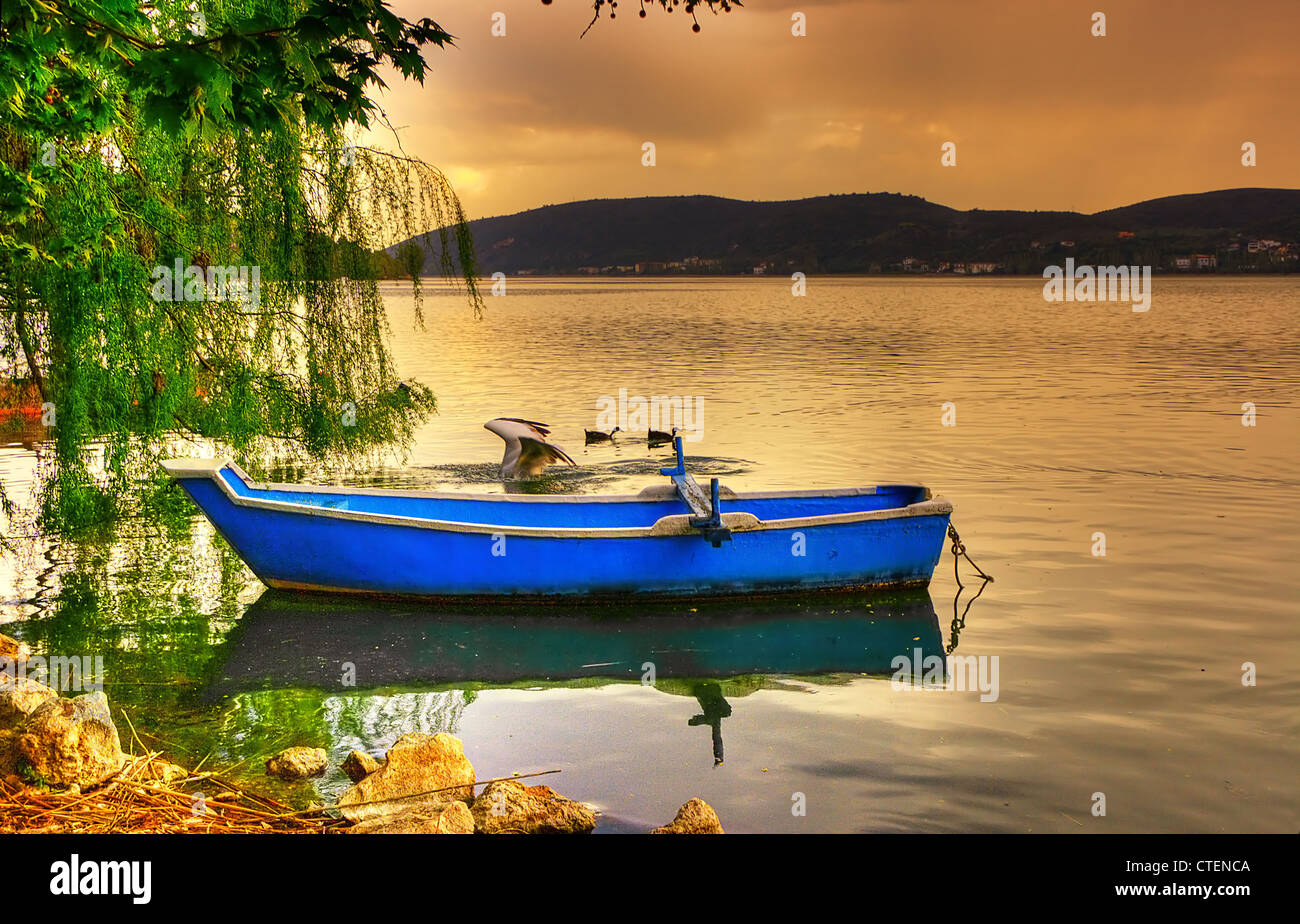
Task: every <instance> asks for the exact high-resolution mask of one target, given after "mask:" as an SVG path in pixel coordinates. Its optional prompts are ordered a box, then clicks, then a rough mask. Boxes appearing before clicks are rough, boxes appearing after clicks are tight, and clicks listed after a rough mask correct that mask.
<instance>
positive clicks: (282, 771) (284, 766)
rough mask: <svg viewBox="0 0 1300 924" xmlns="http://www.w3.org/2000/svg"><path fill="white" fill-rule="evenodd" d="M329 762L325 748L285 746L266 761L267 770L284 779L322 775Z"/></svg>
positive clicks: (301, 778)
mask: <svg viewBox="0 0 1300 924" xmlns="http://www.w3.org/2000/svg"><path fill="white" fill-rule="evenodd" d="M329 762H330V756H329V754H327V753H325V749H324V748H285V749H284V750H283V751H281V752H280V753H279V754H276V755H275V756H274V757H272V758H271V759H270V760H268V761H267V762H266V772H267V774H269V775H270V776H278V777H279V778H280V779H282V780H305V779H307V778H308V777H312V776H320V775H321V774H322V773H324V772H325V768H326V767H328V766H329Z"/></svg>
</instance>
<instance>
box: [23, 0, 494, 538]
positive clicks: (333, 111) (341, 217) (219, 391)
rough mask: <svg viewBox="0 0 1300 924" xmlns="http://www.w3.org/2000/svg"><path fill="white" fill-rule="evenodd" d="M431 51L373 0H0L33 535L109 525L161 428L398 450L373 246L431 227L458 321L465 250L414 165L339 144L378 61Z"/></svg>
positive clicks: (417, 403) (418, 67)
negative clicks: (35, 516)
mask: <svg viewBox="0 0 1300 924" xmlns="http://www.w3.org/2000/svg"><path fill="white" fill-rule="evenodd" d="M451 41H452V39H451V36H450V35H448V34H447V33H446V32H445V31H444V30H442V29H441V28H440V27H439V26H438V25H437V24H436V23H434V22H433V21H431V20H429V19H423V20H420V21H419V22H415V23H411V22H407V21H406V20H403V19H401V18H399V17H397V16H395V15H394V14H393V13H392V12H391V11H390V10H389V9H388V8H387V7H386V5H384V4H383V3H381V2H377V0H369V2H367V0H361V2H352V0H299V2H293V0H288V2H285V0H279V2H277V0H243V2H239V0H234V2H215V3H209V2H205V3H203V4H202V7H201V8H200V7H199V6H198V5H196V4H193V3H182V2H159V3H155V4H150V5H147V6H140V5H138V4H136V3H130V2H123V0H5V3H4V5H3V12H0V367H3V369H4V370H6V372H7V375H8V377H9V378H10V379H13V380H17V379H24V378H28V377H30V379H31V380H33V381H34V382H35V384H36V387H37V389H38V390H39V393H40V396H41V399H42V401H43V402H46V403H48V406H49V407H50V408H51V409H52V412H53V414H52V416H53V418H54V424H55V425H54V426H53V428H52V430H51V431H50V433H51V437H52V439H53V456H52V457H53V460H54V464H53V466H52V467H51V468H50V476H49V478H48V482H47V484H46V486H45V487H46V490H45V496H44V504H43V510H44V516H45V519H46V525H47V526H51V527H53V526H56V525H57V526H69V525H77V524H80V523H84V522H90V521H94V520H97V519H103V518H105V517H107V516H110V515H111V514H112V513H113V512H114V511H115V510H116V509H117V507H118V505H119V502H120V501H121V500H122V498H123V497H124V496H126V494H127V493H129V488H130V487H131V485H133V484H135V483H137V482H138V481H139V479H140V478H141V476H142V475H147V474H149V472H150V471H151V470H152V467H153V466H152V460H153V459H154V458H155V456H156V454H157V451H158V449H159V448H160V447H162V446H163V445H164V443H165V440H166V439H167V438H168V437H169V436H170V435H173V434H175V433H177V432H180V433H187V434H191V435H194V436H197V437H201V438H203V439H204V440H210V441H215V442H216V443H218V444H219V445H221V446H223V447H225V448H227V449H228V450H229V451H232V452H234V453H235V454H237V455H239V456H240V457H241V458H245V459H246V460H247V459H250V458H258V457H263V456H265V455H266V454H268V453H271V452H277V451H279V452H284V451H291V452H295V453H303V454H307V455H311V456H323V455H325V454H337V453H344V454H360V453H366V452H369V451H371V450H372V449H374V448H375V447H379V446H383V445H386V444H399V445H400V444H403V443H405V442H408V441H409V439H410V436H411V432H412V429H413V427H414V426H415V424H416V423H418V421H419V420H420V419H422V418H423V416H424V415H426V414H427V413H429V412H430V411H431V410H432V409H433V408H434V399H433V395H432V394H431V393H430V392H429V391H428V390H427V389H425V388H423V387H422V386H419V385H417V384H413V383H403V382H401V381H399V380H398V378H397V376H396V373H395V371H394V369H393V368H392V363H391V361H390V356H389V353H388V349H387V346H386V343H387V326H386V320H385V315H384V310H383V304H382V301H381V300H380V298H379V294H378V289H377V286H376V282H375V279H376V275H377V271H378V270H379V269H381V268H382V265H383V264H384V263H385V257H384V256H383V254H382V248H383V247H384V246H386V245H388V244H390V243H393V242H395V241H400V240H402V239H404V238H407V237H409V236H411V235H412V234H416V233H424V232H428V231H429V229H436V230H435V231H434V232H433V233H435V234H437V235H439V236H440V237H441V238H442V241H441V243H442V251H443V252H444V253H446V254H447V255H448V256H447V259H446V261H445V262H444V269H445V270H447V271H448V272H450V271H451V269H452V260H451V258H452V249H453V248H454V249H455V255H456V256H457V257H458V263H457V265H458V266H459V267H460V271H461V273H462V277H463V281H464V283H465V284H466V286H467V289H468V294H469V297H470V299H471V301H472V303H473V305H474V306H475V309H476V310H477V309H478V307H479V306H480V305H481V302H480V300H479V296H478V290H477V286H476V278H477V277H476V272H475V269H474V266H475V264H474V257H473V249H472V243H471V241H470V238H469V232H468V229H467V227H466V222H465V215H464V213H463V211H462V209H461V207H460V204H459V202H458V201H457V199H456V197H455V194H454V192H453V191H452V190H451V188H450V186H449V185H448V183H447V182H446V180H445V178H444V177H443V176H442V175H441V174H440V173H439V172H438V171H437V170H436V169H434V168H433V167H431V166H429V165H427V164H424V163H422V162H420V161H418V160H414V159H411V158H408V157H405V156H401V155H397V154H390V153H386V152H382V151H378V150H373V149H369V148H360V147H356V146H354V145H351V144H349V143H348V137H349V131H350V130H354V129H355V127H356V126H362V127H364V126H368V125H371V124H372V123H374V122H376V121H377V120H380V119H382V113H381V112H379V110H378V109H377V107H376V104H375V102H374V100H373V92H374V91H375V90H376V89H378V88H381V87H382V86H383V81H382V79H381V77H380V68H382V67H385V66H391V67H393V68H395V69H396V70H397V72H398V73H400V74H401V75H402V76H403V77H404V78H406V79H413V80H416V81H420V82H422V81H423V79H424V76H425V73H426V69H427V65H426V63H425V61H424V60H423V58H422V57H421V50H422V49H423V48H425V47H427V46H429V45H432V46H436V47H444V46H447V45H449V44H451ZM172 277H175V278H172ZM237 279H239V280H242V283H240V282H237V281H236V280H237ZM227 282H230V283H231V284H230V285H227V284H226V283H227ZM413 284H414V285H415V286H416V288H417V294H418V285H419V280H418V276H417V277H415V279H414V283H413ZM101 466H102V472H98V473H97V474H92V469H95V470H97V469H100V468H101Z"/></svg>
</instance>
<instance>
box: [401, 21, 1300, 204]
mask: <svg viewBox="0 0 1300 924" xmlns="http://www.w3.org/2000/svg"><path fill="white" fill-rule="evenodd" d="M1104 6H1105V7H1106V13H1107V35H1106V36H1105V37H1104V38H1098V37H1094V36H1092V35H1091V32H1090V27H1091V14H1092V9H1091V8H1085V7H1081V6H1079V5H1078V4H1077V3H1073V2H1063V0H1046V2H1044V0H999V2H997V3H993V2H972V0H931V2H926V3H907V2H896V0H889V2H868V3H857V2H855V3H848V2H807V3H799V2H796V3H795V4H793V5H792V6H791V7H790V8H781V9H777V8H762V9H760V8H758V7H757V6H754V7H745V8H743V9H738V10H736V11H734V12H732V13H729V14H725V15H720V16H716V17H714V16H709V15H707V14H701V16H700V20H701V24H702V26H703V29H702V31H701V32H700V33H699V34H693V33H692V32H691V31H690V29H689V19H688V18H686V17H684V16H682V15H681V13H680V11H679V12H678V13H676V14H672V15H668V14H665V13H664V12H663V11H662V10H660V9H657V8H656V9H653V10H652V11H651V12H650V14H649V15H648V16H647V17H646V18H645V19H641V18H639V17H637V16H636V10H637V3H636V0H624V2H623V3H621V4H620V9H619V16H618V18H617V19H615V20H613V21H610V20H608V19H602V20H601V21H600V22H599V23H597V24H596V26H595V27H593V28H592V30H591V31H590V32H589V33H588V34H587V36H586V37H585V38H583V39H581V40H580V39H579V38H578V35H579V34H580V33H581V31H582V29H583V28H585V26H586V24H587V22H588V21H589V19H590V6H589V4H588V3H586V2H582V0H557V2H555V3H554V4H551V5H549V6H545V5H543V4H541V3H538V2H537V0H509V2H501V0H494V2H492V3H489V4H484V3H482V2H481V0H444V2H440V3H438V4H436V5H429V6H428V8H427V9H426V8H425V5H424V4H421V3H419V2H415V0H410V2H399V3H397V4H396V9H397V11H398V12H399V13H400V14H401V15H403V16H406V17H407V18H417V17H421V16H425V15H428V16H432V17H433V18H435V19H436V20H437V21H438V22H439V23H440V24H441V25H442V26H443V27H444V28H446V29H448V30H449V31H451V32H452V33H453V34H455V35H456V36H457V48H455V49H449V50H442V51H439V50H436V49H435V50H432V51H430V52H429V53H428V55H427V57H428V59H429V61H430V63H431V65H432V71H431V73H430V75H429V76H428V78H427V79H426V83H425V85H424V86H423V87H420V86H418V85H412V84H403V83H402V82H401V81H400V80H399V79H397V78H396V77H394V78H393V79H391V80H390V81H389V83H390V86H391V87H392V90H391V91H390V92H388V93H386V94H385V95H384V97H383V104H384V106H385V108H386V109H387V111H388V112H389V114H390V116H391V117H392V119H393V121H394V123H395V124H397V125H400V126H404V128H403V131H402V138H403V143H404V144H405V146H406V148H407V150H408V151H409V152H411V153H414V154H416V155H418V156H421V157H423V158H424V159H426V160H428V161H430V162H431V163H434V164H436V165H439V166H443V168H444V169H445V170H448V172H449V175H451V176H452V179H453V183H454V184H456V185H457V188H458V189H459V191H460V193H461V195H462V198H463V200H464V201H465V204H466V206H467V208H468V210H469V211H470V213H471V214H472V215H475V216H483V215H490V214H502V213H507V212H515V211H519V210H521V209H525V208H530V207H533V206H536V205H540V204H543V203H545V202H558V201H566V200H567V199H584V198H596V197H603V196H625V195H661V194H686V193H713V194H718V195H726V196H735V197H739V198H747V199H785V198H796V197H800V196H806V195H816V194H821V193H826V192H850V191H863V190H881V189H890V190H897V191H903V192H910V193H916V194H918V195H923V196H926V197H927V198H930V199H934V200H936V201H940V202H943V203H944V204H946V205H952V206H955V207H959V208H970V207H981V208H1040V209H1057V208H1075V209H1080V210H1085V211H1093V210H1098V209H1103V208H1109V207H1112V206H1116V205H1122V204H1126V203H1128V202H1132V201H1136V200H1140V199H1147V198H1152V197H1154V196H1159V195H1166V194H1172V193H1181V192H1195V191H1201V190H1205V189H1212V188H1222V187H1230V186H1272V185H1275V186H1293V185H1295V178H1296V177H1297V176H1300V120H1297V119H1295V118H1294V114H1295V111H1294V105H1293V104H1290V103H1289V102H1287V101H1288V100H1289V98H1290V94H1291V88H1293V87H1294V86H1295V85H1296V84H1297V78H1300V64H1297V56H1296V55H1294V53H1293V50H1292V48H1291V44H1292V41H1293V37H1294V35H1296V34H1297V32H1298V31H1300V29H1298V28H1297V27H1300V4H1296V3H1294V2H1293V0H1277V2H1263V0H1260V2H1255V3H1241V4H1237V5H1234V6H1232V7H1224V6H1222V5H1221V4H1220V3H1218V2H1216V0H1185V2H1183V3H1180V4H1179V5H1177V6H1176V7H1171V6H1169V5H1166V4H1151V3H1146V2H1140V0H1108V2H1107V3H1106V4H1104ZM793 9H798V10H800V11H802V12H804V13H805V14H806V17H807V24H808V35H807V37H804V38H796V37H793V36H791V34H790V14H791V11H792V10H793ZM496 11H501V12H503V13H505V16H506V20H505V22H506V35H505V36H504V37H493V36H492V35H491V31H490V27H491V16H492V13H493V12H496ZM379 140H380V141H381V142H382V140H383V139H382V138H380V139H379ZM948 140H951V141H954V142H955V143H956V144H957V146H958V166H956V167H952V168H944V167H941V166H940V164H939V145H940V144H941V143H942V142H943V141H948ZM1246 140H1251V141H1255V142H1256V143H1257V144H1258V145H1259V151H1260V157H1259V166H1258V167H1255V168H1245V167H1242V166H1241V165H1240V160H1239V152H1240V148H1241V143H1242V142H1243V141H1246ZM644 141H653V142H655V144H656V146H657V149H658V165H657V166H655V167H652V168H649V167H643V166H641V162H640V158H641V144H642V142H644ZM448 165H454V166H452V167H449V166H448ZM457 171H459V172H460V173H459V175H460V176H462V177H463V178H464V179H463V180H462V181H460V182H457V180H456V176H457Z"/></svg>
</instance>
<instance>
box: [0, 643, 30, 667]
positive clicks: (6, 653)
mask: <svg viewBox="0 0 1300 924" xmlns="http://www.w3.org/2000/svg"><path fill="white" fill-rule="evenodd" d="M31 656H32V650H31V649H30V648H28V647H27V643H26V642H20V641H18V639H16V638H10V637H9V636H7V635H0V668H3V667H8V666H10V665H14V664H21V663H23V662H24V661H26V660H27V659H28V658H30V657H31Z"/></svg>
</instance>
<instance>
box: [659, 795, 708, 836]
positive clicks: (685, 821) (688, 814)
mask: <svg viewBox="0 0 1300 924" xmlns="http://www.w3.org/2000/svg"><path fill="white" fill-rule="evenodd" d="M650 833H651V834H725V833H726V832H725V831H723V830H722V822H721V821H719V820H718V813H717V812H715V811H714V810H713V808H712V806H710V805H709V803H707V802H705V801H704V800H703V799H692V800H691V801H690V802H687V803H686V804H685V805H683V806H682V807H681V808H679V809H678V810H677V817H676V818H674V819H673V820H672V822H671V823H670V824H666V825H664V826H662V827H659V828H655V829H654V830H653V831H651V832H650Z"/></svg>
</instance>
